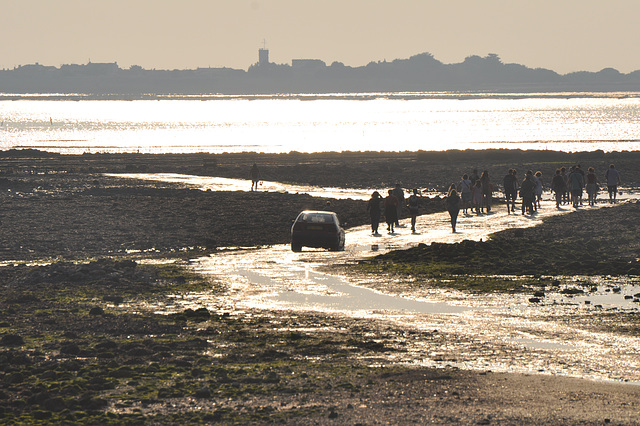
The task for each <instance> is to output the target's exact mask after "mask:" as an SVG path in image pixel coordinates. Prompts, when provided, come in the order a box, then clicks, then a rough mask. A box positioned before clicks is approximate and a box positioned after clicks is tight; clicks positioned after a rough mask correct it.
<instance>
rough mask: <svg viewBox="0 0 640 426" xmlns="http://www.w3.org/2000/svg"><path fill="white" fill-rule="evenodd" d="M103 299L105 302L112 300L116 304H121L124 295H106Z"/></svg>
mask: <svg viewBox="0 0 640 426" xmlns="http://www.w3.org/2000/svg"><path fill="white" fill-rule="evenodd" d="M102 300H104V301H105V302H111V303H113V304H114V305H119V304H121V303H122V302H124V297H122V296H104V297H103V298H102Z"/></svg>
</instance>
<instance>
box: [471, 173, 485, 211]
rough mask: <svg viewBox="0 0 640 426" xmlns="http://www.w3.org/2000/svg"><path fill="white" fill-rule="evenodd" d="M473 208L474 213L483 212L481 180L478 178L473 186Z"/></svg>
mask: <svg viewBox="0 0 640 426" xmlns="http://www.w3.org/2000/svg"><path fill="white" fill-rule="evenodd" d="M472 191H473V198H472V200H473V208H474V209H475V211H476V214H480V213H482V212H483V208H482V182H480V179H478V180H476V184H475V185H474V186H473V190H472Z"/></svg>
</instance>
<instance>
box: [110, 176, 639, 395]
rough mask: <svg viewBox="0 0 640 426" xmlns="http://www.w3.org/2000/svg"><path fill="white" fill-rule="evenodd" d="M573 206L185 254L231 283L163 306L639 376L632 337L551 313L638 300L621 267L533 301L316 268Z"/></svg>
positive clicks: (417, 353) (437, 357) (423, 359)
mask: <svg viewBox="0 0 640 426" xmlns="http://www.w3.org/2000/svg"><path fill="white" fill-rule="evenodd" d="M118 176H121V177H122V176H124V175H118ZM141 176H145V175H140V174H134V175H130V177H134V178H141ZM146 176H147V178H149V179H155V180H164V181H171V182H178V183H183V184H185V185H193V186H195V187H198V188H200V189H204V190H206V189H211V190H248V189H249V187H250V183H249V182H248V181H246V180H233V179H222V178H203V177H196V176H184V175H146ZM267 188H269V190H278V191H289V192H305V193H311V194H321V196H325V197H329V196H331V197H348V198H356V199H368V197H369V194H370V192H371V191H369V190H349V189H347V190H342V189H341V190H337V189H335V188H312V187H295V186H285V185H280V184H277V183H274V182H265V183H264V184H263V186H262V187H261V189H262V190H264V189H267ZM602 205H607V204H604V203H603V204H602ZM586 208H588V207H585V209H586ZM570 211H573V209H570V208H562V209H560V210H558V209H555V205H554V203H553V202H552V201H550V200H544V201H543V205H542V208H541V209H540V210H539V213H538V214H537V215H536V216H534V217H530V216H522V215H519V214H516V215H513V214H512V215H509V214H507V212H506V209H505V208H501V207H496V209H495V210H494V213H493V214H491V215H480V216H476V215H462V216H461V217H460V218H459V222H458V226H457V230H458V232H457V233H452V232H451V228H450V224H449V217H448V214H447V213H436V214H431V215H423V216H420V217H419V218H418V225H417V230H418V232H417V233H416V234H412V233H411V231H410V228H409V227H408V223H407V222H406V221H403V224H404V227H399V228H398V229H397V230H396V233H395V234H394V235H388V234H380V235H378V236H372V235H371V233H370V229H369V228H368V227H367V226H362V227H358V228H352V229H349V230H348V231H347V234H346V249H345V251H344V252H327V251H324V250H312V249H305V250H304V251H303V252H301V253H293V252H291V250H290V248H289V247H288V246H285V245H278V246H273V247H270V248H261V249H253V250H234V251H227V252H220V253H217V254H215V255H213V256H211V257H207V258H201V259H195V260H193V261H192V262H191V265H192V267H193V269H194V270H195V271H197V272H199V273H202V274H207V275H211V276H213V277H215V278H217V279H220V280H221V281H222V282H224V283H226V284H228V285H229V288H230V290H229V292H227V293H226V294H224V295H223V296H216V295H213V294H204V293H202V294H193V295H182V296H181V297H180V298H176V299H175V300H173V301H172V303H171V304H170V305H167V307H165V309H175V310H179V309H184V308H186V307H202V306H206V307H208V308H211V309H212V310H218V311H223V310H226V311H229V312H238V311H242V310H244V309H249V308H251V309H262V310H282V311H294V312H295V311H305V310H307V311H308V310H312V311H318V312H326V313H328V314H339V315H345V316H347V317H354V318H355V317H366V318H375V319H376V320H379V321H383V322H385V323H388V324H389V326H398V327H399V328H400V329H408V330H413V331H418V332H420V333H417V334H415V335H416V336H418V337H412V338H406V339H405V340H404V341H403V345H405V346H406V352H403V353H401V354H398V353H395V354H390V355H388V356H389V357H390V358H389V359H388V360H387V361H388V362H401V363H409V364H416V365H434V366H443V365H454V366H459V367H461V368H472V369H481V370H492V371H505V372H524V373H546V374H559V375H566V376H574V377H584V378H591V379H598V380H616V381H627V382H629V383H634V382H640V368H638V367H640V361H639V360H640V339H639V338H636V337H633V336H624V335H616V334H613V333H606V332H600V333H597V332H590V331H588V330H582V329H579V328H577V327H576V326H575V325H574V324H572V323H571V321H568V322H567V323H562V322H558V321H554V320H553V318H554V316H557V315H559V316H562V315H564V314H566V315H569V316H571V315H586V316H588V315H590V314H591V312H592V311H593V312H595V311H596V310H598V311H600V310H607V309H621V310H637V309H638V308H640V303H637V302H633V297H634V294H637V293H640V282H639V281H631V280H630V279H629V278H626V277H623V278H621V279H619V280H616V279H608V278H593V277H589V278H588V279H587V278H584V277H582V278H581V277H578V278H576V283H575V285H574V286H575V287H576V288H580V289H583V290H584V291H585V293H584V294H577V295H573V296H570V295H563V294H560V293H554V294H552V293H549V292H547V295H546V296H545V297H544V298H542V302H541V303H539V304H533V303H530V302H529V301H528V299H529V298H530V297H531V296H530V295H528V296H526V295H477V296H476V295H461V294H458V293H456V292H453V291H451V292H435V291H434V292H433V293H428V294H427V293H426V292H424V294H422V295H419V294H417V293H416V294H402V295H393V294H387V293H383V292H380V291H376V290H372V289H371V288H370V287H372V288H374V287H379V288H390V287H389V284H390V283H389V282H387V281H388V278H387V277H384V276H379V277H377V278H373V279H377V280H380V283H376V282H373V283H371V282H362V281H358V280H357V279H356V278H353V277H339V276H334V275H330V274H324V273H320V272H319V271H318V269H319V268H320V267H321V266H323V265H330V264H336V263H337V264H341V263H350V262H354V261H357V260H359V259H362V258H363V257H366V256H372V255H376V254H380V253H384V252H386V251H389V250H392V249H397V248H405V247H411V246H415V245H417V244H420V243H426V244H429V243H432V242H436V241H437V242H445V243H454V242H460V241H462V240H465V239H467V240H476V241H478V240H482V239H487V238H488V236H489V235H490V234H491V233H494V232H496V231H499V230H502V229H507V228H524V227H530V226H535V225H537V224H538V223H540V221H541V220H542V219H543V218H545V217H548V216H552V215H557V214H566V213H568V212H570ZM584 281H590V282H593V285H587V286H584V285H583V284H584ZM376 284H380V285H379V286H376ZM591 287H594V291H591ZM617 287H619V288H620V290H619V292H618V291H616V292H614V291H613V290H612V288H617ZM607 290H609V291H607ZM425 295H426V296H425ZM432 295H433V297H431V296H432ZM625 296H626V297H627V298H625ZM629 296H631V297H632V299H629V298H628V297H629ZM587 302H589V303H587ZM598 305H600V306H601V308H599V307H597V306H598ZM159 310H160V309H159ZM585 318H586V317H585ZM394 357H395V358H394Z"/></svg>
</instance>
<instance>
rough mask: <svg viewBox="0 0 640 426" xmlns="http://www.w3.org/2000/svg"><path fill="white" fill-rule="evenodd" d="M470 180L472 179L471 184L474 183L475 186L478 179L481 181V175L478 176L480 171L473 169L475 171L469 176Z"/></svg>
mask: <svg viewBox="0 0 640 426" xmlns="http://www.w3.org/2000/svg"><path fill="white" fill-rule="evenodd" d="M469 179H471V182H473V184H474V185H475V184H476V181H477V180H478V179H480V175H478V169H473V171H472V172H471V176H469Z"/></svg>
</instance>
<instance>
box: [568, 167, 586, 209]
mask: <svg viewBox="0 0 640 426" xmlns="http://www.w3.org/2000/svg"><path fill="white" fill-rule="evenodd" d="M569 187H570V188H571V199H572V200H573V207H574V208H576V209H577V208H578V207H579V206H580V201H581V199H582V188H583V187H584V179H583V178H582V173H580V172H579V171H578V168H577V167H572V168H571V173H569Z"/></svg>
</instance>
